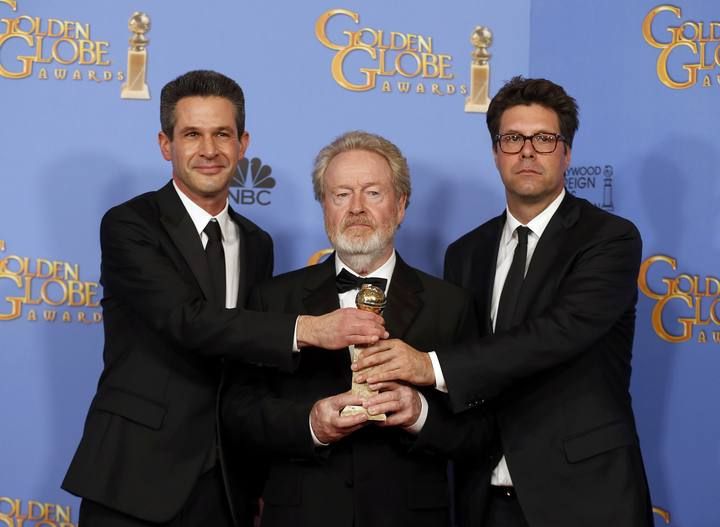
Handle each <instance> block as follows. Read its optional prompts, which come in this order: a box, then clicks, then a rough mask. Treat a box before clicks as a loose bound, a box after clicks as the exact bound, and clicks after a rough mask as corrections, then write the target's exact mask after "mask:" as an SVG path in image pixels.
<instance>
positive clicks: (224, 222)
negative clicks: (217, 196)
mask: <svg viewBox="0 0 720 527" xmlns="http://www.w3.org/2000/svg"><path fill="white" fill-rule="evenodd" d="M173 187H175V192H177V194H178V196H179V197H180V201H182V204H183V206H184V207H185V210H187V213H188V214H189V215H190V219H191V220H192V222H193V225H195V229H196V230H197V232H198V235H200V234H201V233H202V231H203V230H204V229H205V227H206V226H207V224H208V222H209V221H210V220H211V219H212V218H215V219H216V220H217V222H218V224H219V225H220V231H221V232H222V235H223V239H227V238H228V236H230V235H231V234H230V233H231V232H232V231H231V229H230V221H231V220H230V213H229V212H228V208H229V206H228V201H227V200H226V201H225V208H223V210H221V211H220V212H219V213H218V214H217V215H215V216H212V215H211V214H209V213H208V212H207V211H206V210H205V209H203V208H202V207H200V206H199V205H198V204H197V203H195V202H194V201H193V200H191V199H190V198H188V197H187V196H186V195H185V193H184V192H183V191H182V190H180V188H179V187H178V186H177V184H176V183H175V181H174V180H173Z"/></svg>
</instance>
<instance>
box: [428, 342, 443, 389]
mask: <svg viewBox="0 0 720 527" xmlns="http://www.w3.org/2000/svg"><path fill="white" fill-rule="evenodd" d="M428 355H430V362H432V367H433V373H434V374H435V389H436V390H438V391H441V392H442V393H448V389H447V385H446V384H445V377H444V376H443V372H442V369H441V368H440V361H439V360H438V358H437V353H435V352H434V351H430V352H428Z"/></svg>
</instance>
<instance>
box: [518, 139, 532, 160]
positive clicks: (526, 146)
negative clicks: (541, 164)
mask: <svg viewBox="0 0 720 527" xmlns="http://www.w3.org/2000/svg"><path fill="white" fill-rule="evenodd" d="M520 155H521V156H522V157H535V147H534V146H533V143H532V136H530V137H527V136H524V137H523V145H522V149H521V150H520Z"/></svg>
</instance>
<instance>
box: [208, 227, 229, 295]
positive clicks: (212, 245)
mask: <svg viewBox="0 0 720 527" xmlns="http://www.w3.org/2000/svg"><path fill="white" fill-rule="evenodd" d="M203 232H204V233H205V234H206V235H207V237H208V241H207V245H206V246H205V256H206V257H207V261H208V268H209V269H210V280H211V281H212V285H213V293H214V295H215V298H214V301H215V304H216V305H218V306H221V307H225V251H224V250H223V246H222V232H221V231H220V224H219V223H218V222H217V220H214V219H212V220H210V221H209V222H208V224H207V225H206V226H205V228H204V229H203Z"/></svg>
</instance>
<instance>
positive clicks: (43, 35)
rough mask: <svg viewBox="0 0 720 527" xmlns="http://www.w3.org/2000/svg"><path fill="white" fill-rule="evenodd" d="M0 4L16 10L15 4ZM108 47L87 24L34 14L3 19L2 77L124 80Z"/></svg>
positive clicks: (0, 26) (0, 24)
mask: <svg viewBox="0 0 720 527" xmlns="http://www.w3.org/2000/svg"><path fill="white" fill-rule="evenodd" d="M0 4H7V5H9V6H10V8H11V9H12V10H13V11H15V10H16V9H17V3H16V2H9V1H8V0H2V2H0ZM109 48H110V44H109V42H108V41H106V40H99V39H95V38H94V35H93V32H92V30H91V26H90V24H88V23H85V22H81V21H77V20H65V19H62V18H43V17H39V16H32V15H19V16H10V17H2V18H0V77H2V78H6V79H26V78H28V77H34V78H37V79H40V80H48V79H51V78H52V79H55V80H58V81H64V80H67V79H72V80H86V81H94V82H97V83H102V82H108V81H112V80H117V81H122V80H124V79H125V73H124V72H122V71H112V69H111V67H110V66H111V64H112V61H111V60H110V58H109V56H108V53H109Z"/></svg>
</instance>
